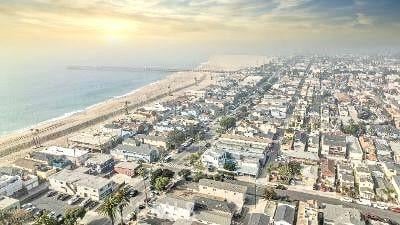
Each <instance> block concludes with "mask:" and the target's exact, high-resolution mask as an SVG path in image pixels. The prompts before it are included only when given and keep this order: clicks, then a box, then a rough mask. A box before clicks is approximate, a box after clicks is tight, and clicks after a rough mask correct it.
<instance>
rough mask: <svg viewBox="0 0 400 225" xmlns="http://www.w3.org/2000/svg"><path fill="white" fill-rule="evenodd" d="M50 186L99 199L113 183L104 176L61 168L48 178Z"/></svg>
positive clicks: (110, 190) (68, 192) (110, 189)
mask: <svg viewBox="0 0 400 225" xmlns="http://www.w3.org/2000/svg"><path fill="white" fill-rule="evenodd" d="M49 182H50V188H51V189H53V190H55V191H58V192H61V193H65V194H69V195H79V196H80V197H84V198H90V199H92V200H94V201H100V200H102V199H104V198H105V197H107V196H108V195H109V194H111V192H112V191H113V189H114V183H113V182H112V181H111V180H109V179H106V178H102V177H97V176H93V175H89V174H85V173H81V172H75V171H73V170H61V171H60V172H58V173H56V174H54V175H53V176H51V177H50V178H49Z"/></svg>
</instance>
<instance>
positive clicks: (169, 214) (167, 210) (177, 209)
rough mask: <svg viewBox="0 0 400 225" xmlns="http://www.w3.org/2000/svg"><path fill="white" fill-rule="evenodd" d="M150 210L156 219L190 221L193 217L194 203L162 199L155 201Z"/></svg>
mask: <svg viewBox="0 0 400 225" xmlns="http://www.w3.org/2000/svg"><path fill="white" fill-rule="evenodd" d="M157 203H158V204H156V205H155V207H154V208H153V209H152V213H154V214H155V215H156V216H157V217H158V218H163V219H168V220H173V221H176V220H178V219H186V220H188V219H190V218H191V216H192V215H193V210H194V203H193V202H191V201H186V200H183V199H179V198H176V197H170V196H167V197H164V198H162V199H160V200H159V201H157Z"/></svg>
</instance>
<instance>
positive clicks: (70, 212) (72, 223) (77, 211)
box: [64, 207, 86, 225]
mask: <svg viewBox="0 0 400 225" xmlns="http://www.w3.org/2000/svg"><path fill="white" fill-rule="evenodd" d="M85 214H86V210H85V208H83V207H75V208H70V209H67V211H66V212H65V219H64V225H76V224H77V221H78V219H82V218H83V217H84V216H85Z"/></svg>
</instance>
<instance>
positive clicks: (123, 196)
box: [114, 188, 130, 225]
mask: <svg viewBox="0 0 400 225" xmlns="http://www.w3.org/2000/svg"><path fill="white" fill-rule="evenodd" d="M114 198H115V201H116V203H118V211H119V215H120V217H121V218H120V220H121V225H122V224H124V219H123V218H124V217H123V210H124V208H125V207H126V206H127V205H128V204H129V201H130V199H129V196H128V192H127V189H126V188H121V189H120V190H119V191H118V192H117V194H116V195H115V196H114Z"/></svg>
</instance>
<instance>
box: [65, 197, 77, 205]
mask: <svg viewBox="0 0 400 225" xmlns="http://www.w3.org/2000/svg"><path fill="white" fill-rule="evenodd" d="M78 201H79V196H74V197H72V198H71V199H70V200H68V202H67V203H68V205H73V204H75V203H76V202H78Z"/></svg>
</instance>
